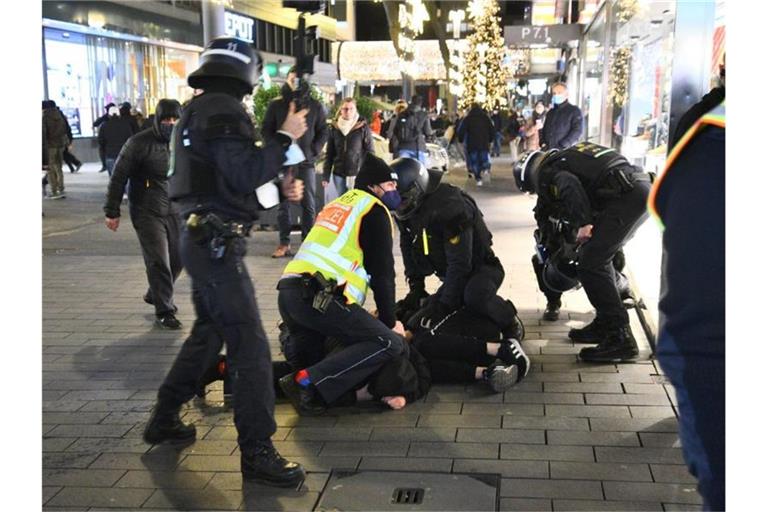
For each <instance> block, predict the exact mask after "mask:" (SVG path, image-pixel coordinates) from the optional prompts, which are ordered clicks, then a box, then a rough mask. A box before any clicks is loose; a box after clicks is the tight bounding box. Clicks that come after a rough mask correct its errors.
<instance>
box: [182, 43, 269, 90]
mask: <svg viewBox="0 0 768 512" xmlns="http://www.w3.org/2000/svg"><path fill="white" fill-rule="evenodd" d="M259 74H261V57H260V56H259V54H258V52H256V51H255V50H254V49H253V47H251V45H250V44H248V43H246V42H245V41H241V40H239V39H235V38H234V37H216V38H214V39H212V40H211V41H210V42H209V43H208V44H207V45H206V47H205V50H203V53H202V54H201V55H200V67H199V68H197V69H196V70H195V71H193V72H192V74H190V75H189V77H187V83H188V84H189V86H190V87H192V88H195V89H204V88H205V86H206V84H208V83H210V79H215V78H230V79H233V80H237V81H239V82H240V83H241V84H243V87H244V88H247V90H248V91H250V90H252V89H253V87H254V86H255V85H256V81H257V80H258V77H259Z"/></svg>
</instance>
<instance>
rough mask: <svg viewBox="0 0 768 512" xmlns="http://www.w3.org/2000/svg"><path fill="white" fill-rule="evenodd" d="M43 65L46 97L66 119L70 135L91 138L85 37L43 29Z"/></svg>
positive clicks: (91, 120)
mask: <svg viewBox="0 0 768 512" xmlns="http://www.w3.org/2000/svg"><path fill="white" fill-rule="evenodd" d="M45 53H46V57H45V63H46V74H47V79H48V98H49V99H52V100H53V101H55V102H56V105H57V106H58V107H59V108H60V109H61V111H62V112H64V114H65V115H66V116H67V118H68V119H69V124H70V126H71V127H72V135H73V136H75V137H88V136H91V135H93V128H92V125H93V119H94V118H93V110H92V106H91V88H90V80H89V71H88V53H87V51H86V47H85V36H83V35H82V34H77V33H70V32H63V31H58V30H49V29H46V30H45Z"/></svg>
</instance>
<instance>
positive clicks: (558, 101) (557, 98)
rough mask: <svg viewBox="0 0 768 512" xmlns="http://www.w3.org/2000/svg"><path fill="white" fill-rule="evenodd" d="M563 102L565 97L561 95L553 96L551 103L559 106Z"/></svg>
mask: <svg viewBox="0 0 768 512" xmlns="http://www.w3.org/2000/svg"><path fill="white" fill-rule="evenodd" d="M564 101H565V96H564V95H562V94H555V95H554V96H552V103H554V104H555V105H559V104H561V103H562V102H564Z"/></svg>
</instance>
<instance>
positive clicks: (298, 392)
mask: <svg viewBox="0 0 768 512" xmlns="http://www.w3.org/2000/svg"><path fill="white" fill-rule="evenodd" d="M295 377H296V372H294V373H289V374H288V375H286V376H285V377H282V378H281V379H280V380H279V381H278V382H279V383H280V389H282V390H283V393H285V396H286V397H287V398H288V400H290V401H291V404H292V405H293V408H294V409H296V412H298V413H299V414H300V415H302V416H319V415H321V414H324V413H325V409H326V408H325V405H323V404H322V403H321V401H320V398H319V397H318V396H317V392H316V391H315V390H314V389H313V388H312V385H311V384H310V385H309V386H308V387H306V388H305V387H302V386H300V385H299V383H298V382H296V379H295Z"/></svg>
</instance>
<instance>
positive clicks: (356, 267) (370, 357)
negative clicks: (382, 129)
mask: <svg viewBox="0 0 768 512" xmlns="http://www.w3.org/2000/svg"><path fill="white" fill-rule="evenodd" d="M396 179H397V175H396V174H394V173H393V172H392V169H390V167H389V166H388V165H387V164H386V162H384V161H383V160H381V159H380V158H377V157H376V156H374V155H372V154H371V153H366V155H365V160H364V161H363V165H362V168H361V170H360V173H359V174H358V175H357V179H356V180H355V188H354V189H352V190H350V191H349V192H346V193H345V194H344V195H342V196H341V197H339V198H338V199H336V200H335V201H332V202H331V203H329V204H327V205H326V206H325V208H323V210H322V211H321V212H320V214H319V215H318V216H317V220H316V221H315V225H314V227H313V228H312V229H311V230H310V232H309V234H308V235H307V238H306V239H305V240H304V242H303V243H302V244H301V247H300V248H299V251H298V253H296V256H295V257H294V258H293V260H292V261H291V262H290V263H289V264H288V265H287V266H286V267H285V270H284V271H283V276H282V278H281V279H280V282H279V283H278V285H277V289H278V290H279V292H278V299H277V300H278V307H279V308H280V315H281V316H282V318H283V321H284V322H285V324H286V325H287V326H288V329H289V331H290V333H291V334H290V337H289V338H288V340H287V341H286V345H285V348H284V352H285V356H286V359H287V360H288V362H289V363H290V364H291V366H292V367H293V369H294V370H296V371H294V372H293V373H291V374H288V375H286V376H285V377H283V378H281V379H280V387H281V388H282V390H283V391H284V392H285V394H286V396H287V397H288V398H289V399H290V400H291V402H292V403H293V406H294V407H295V408H296V410H297V411H298V412H299V414H303V415H317V414H322V413H323V412H324V410H325V405H326V404H330V403H332V402H334V401H335V400H336V399H338V398H339V397H340V396H341V395H343V394H344V393H345V392H347V391H349V390H351V389H354V388H355V387H358V385H359V384H361V383H362V382H364V381H365V380H366V379H367V378H368V377H370V376H371V375H373V374H374V373H375V372H376V371H377V370H378V369H379V368H381V367H382V366H383V365H384V364H385V363H387V362H388V361H389V360H390V359H391V358H393V357H395V356H397V355H399V354H402V353H407V352H405V351H406V350H407V346H406V345H405V342H404V340H403V337H402V336H403V335H404V334H405V331H404V329H403V325H402V324H401V323H400V322H398V321H396V319H395V262H394V256H393V254H392V232H393V229H394V225H393V223H392V217H391V215H390V213H389V212H390V210H394V209H395V208H397V206H398V205H399V203H400V196H399V195H398V193H397V190H396V181H395V180H396ZM369 286H370V287H371V289H372V290H373V297H374V299H375V300H376V307H377V309H378V318H376V317H374V316H372V315H371V314H370V313H368V312H367V311H366V310H365V309H363V307H362V305H363V303H364V302H365V295H366V293H367V291H368V287H369ZM328 336H333V337H334V338H336V339H338V340H339V341H340V342H341V343H342V344H343V345H345V347H344V348H343V349H342V350H340V351H338V352H334V353H332V354H330V355H328V356H327V357H326V355H325V353H324V352H323V346H324V341H325V338H326V337H328Z"/></svg>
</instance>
